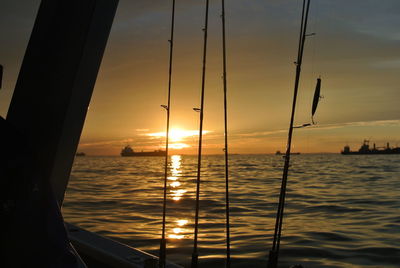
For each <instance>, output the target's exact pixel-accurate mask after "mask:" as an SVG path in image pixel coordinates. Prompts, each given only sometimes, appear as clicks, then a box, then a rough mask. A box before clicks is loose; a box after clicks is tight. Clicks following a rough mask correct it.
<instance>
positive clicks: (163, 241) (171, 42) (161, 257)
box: [158, 0, 175, 268]
mask: <svg viewBox="0 0 400 268" xmlns="http://www.w3.org/2000/svg"><path fill="white" fill-rule="evenodd" d="M174 28H175V0H172V16H171V37H170V40H168V41H169V71H168V101H167V105H161V106H162V107H163V108H164V109H165V110H166V112H167V130H166V134H165V137H166V138H165V163H164V193H163V194H164V195H163V215H162V235H161V241H160V255H159V262H158V263H159V267H160V268H164V267H165V259H166V247H167V241H166V239H165V225H166V211H167V181H168V147H169V127H170V112H171V84H172V61H173V48H174Z"/></svg>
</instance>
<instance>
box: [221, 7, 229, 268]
mask: <svg viewBox="0 0 400 268" xmlns="http://www.w3.org/2000/svg"><path fill="white" fill-rule="evenodd" d="M221 19H222V57H223V75H222V79H223V87H224V128H225V133H224V134H225V135H224V136H225V147H224V152H225V202H226V204H225V210H226V212H225V214H226V267H227V268H229V267H230V266H231V247H230V223H229V153H228V107H227V90H228V86H227V77H226V35H225V33H226V29H225V0H222V14H221Z"/></svg>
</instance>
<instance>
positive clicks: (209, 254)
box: [63, 154, 400, 268]
mask: <svg viewBox="0 0 400 268" xmlns="http://www.w3.org/2000/svg"><path fill="white" fill-rule="evenodd" d="M292 159H293V162H292V167H291V173H290V176H289V182H288V196H287V207H286V217H285V220H284V229H283V237H282V244H281V254H280V262H281V267H289V266H290V265H292V264H298V263H301V264H303V265H304V266H305V267H308V268H310V267H400V156H399V155H381V156H377V155H374V156H341V155H334V154H332V155H299V156H293V157H292ZM282 165H283V159H282V157H281V156H275V155H232V156H231V193H230V196H231V199H232V200H231V201H232V202H231V222H232V224H231V231H232V232H231V237H232V256H233V258H234V259H233V266H234V267H265V266H266V261H267V252H268V250H269V249H270V246H271V242H272V235H273V227H274V218H275V213H276V212H275V211H276V205H277V204H276V203H277V199H278V192H279V187H280V177H281V173H282V171H281V170H282ZM195 176H196V157H195V156H178V155H177V156H172V158H171V167H170V176H169V179H168V184H169V188H168V215H167V221H168V223H167V236H168V238H169V239H168V245H167V246H168V251H167V254H168V258H169V259H170V260H172V261H174V262H176V263H179V264H182V265H185V266H187V265H188V263H189V261H190V256H191V252H192V245H193V241H192V238H193V223H194V220H193V216H194V190H195ZM162 179H163V159H162V158H157V157H156V158H151V157H148V158H121V157H81V158H76V161H75V165H74V168H73V172H72V178H71V180H70V184H69V189H68V191H67V195H66V201H65V205H64V208H63V212H64V215H65V218H66V220H67V221H69V222H71V223H75V224H77V225H79V226H81V227H84V228H87V229H89V230H91V231H94V232H97V233H99V234H102V235H105V236H109V237H112V238H114V239H116V240H119V241H122V242H124V243H126V244H128V245H131V246H133V247H137V248H139V249H142V250H145V251H148V252H151V253H154V254H157V251H158V250H157V249H158V247H159V238H160V233H161V211H162V210H161V206H162ZM200 216H201V219H200V227H199V228H200V229H199V230H200V234H199V247H200V256H201V258H200V264H201V265H200V267H223V263H224V260H223V258H224V254H225V231H224V230H225V226H224V222H225V216H224V159H223V156H205V157H204V161H203V174H202V184H201V203H200Z"/></svg>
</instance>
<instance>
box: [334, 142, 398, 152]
mask: <svg viewBox="0 0 400 268" xmlns="http://www.w3.org/2000/svg"><path fill="white" fill-rule="evenodd" d="M341 154H344V155H348V154H400V147H395V148H390V146H389V143H387V144H386V147H381V148H379V147H376V146H375V143H374V147H373V148H372V149H370V148H369V140H364V142H363V145H361V147H360V149H358V151H350V146H348V145H346V146H345V147H344V149H343V151H341Z"/></svg>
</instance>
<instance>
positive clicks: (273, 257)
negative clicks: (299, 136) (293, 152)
mask: <svg viewBox="0 0 400 268" xmlns="http://www.w3.org/2000/svg"><path fill="white" fill-rule="evenodd" d="M306 1H307V5H306ZM309 9H310V0H303V9H302V15H301V27H300V38H299V47H298V55H297V61H296V62H295V64H296V78H295V84H294V95H293V104H292V112H291V118H290V126H289V133H288V141H287V148H286V156H285V165H284V168H283V175H282V184H281V191H280V195H279V204H278V210H277V215H276V223H275V232H274V241H273V244H272V249H271V251H270V252H269V260H268V266H267V267H268V268H276V267H277V265H278V256H279V245H280V239H281V232H282V221H283V211H284V207H285V196H286V184H287V177H288V172H289V164H290V149H291V145H292V135H293V128H294V127H293V122H294V115H295V111H296V102H297V92H298V88H299V83H300V74H301V64H302V60H303V52H304V43H305V40H306V37H307V33H306V31H307V21H308V12H309ZM306 125H308V124H305V125H304V126H306Z"/></svg>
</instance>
